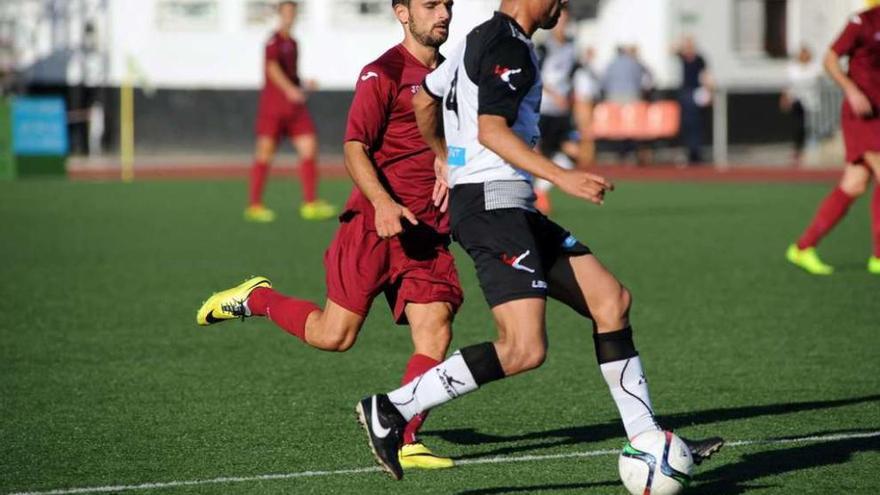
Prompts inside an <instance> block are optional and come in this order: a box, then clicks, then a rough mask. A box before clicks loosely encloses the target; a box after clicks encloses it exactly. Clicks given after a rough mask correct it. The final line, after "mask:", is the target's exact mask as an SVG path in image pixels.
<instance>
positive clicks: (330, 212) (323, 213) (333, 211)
mask: <svg viewBox="0 0 880 495" xmlns="http://www.w3.org/2000/svg"><path fill="white" fill-rule="evenodd" d="M338 211H339V210H338V209H337V208H336V207H335V206H333V205H331V204H330V203H328V202H326V201H324V200H323V199H317V200H315V201H312V202H311V203H303V204H302V206H300V207H299V214H300V216H302V217H303V219H305V220H315V221H321V220H330V219H331V218H333V217H335V216H336V215H337V214H338Z"/></svg>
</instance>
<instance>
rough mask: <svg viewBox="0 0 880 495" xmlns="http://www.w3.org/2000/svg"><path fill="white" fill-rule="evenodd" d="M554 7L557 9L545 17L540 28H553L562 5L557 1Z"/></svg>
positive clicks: (560, 14)
mask: <svg viewBox="0 0 880 495" xmlns="http://www.w3.org/2000/svg"><path fill="white" fill-rule="evenodd" d="M556 8H558V9H559V10H557V11H556V13H554V14H553V15H552V16H551V17H550V18H549V19H547V20H546V21H545V22H544V24H541V29H553V28H555V27H556V24H557V23H559V17H561V16H562V6H561V5H559V4H558V3H557V4H556Z"/></svg>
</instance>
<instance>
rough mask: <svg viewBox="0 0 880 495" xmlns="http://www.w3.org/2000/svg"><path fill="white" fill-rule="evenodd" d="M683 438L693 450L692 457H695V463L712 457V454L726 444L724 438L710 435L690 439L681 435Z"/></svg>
mask: <svg viewBox="0 0 880 495" xmlns="http://www.w3.org/2000/svg"><path fill="white" fill-rule="evenodd" d="M681 439H682V441H684V443H685V445H687V446H688V448H689V449H690V450H691V457H693V459H694V464H697V465H699V464H701V463H702V462H703V461H705V460H706V459H708V458H710V457H712V454H714V453H715V452H718V451H719V450H721V447H723V446H724V439H723V438H721V437H710V438H706V439H704V440H688V439H687V438H684V437H681Z"/></svg>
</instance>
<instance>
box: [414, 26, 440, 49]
mask: <svg viewBox="0 0 880 495" xmlns="http://www.w3.org/2000/svg"><path fill="white" fill-rule="evenodd" d="M431 28H432V30H433V26H431ZM446 32H447V33H448V32H449V31H448V28H447V31H446ZM409 33H410V34H411V35H413V38H415V40H416V41H418V42H419V44H420V45H423V46H430V47H431V48H440V46H441V45H443V43H446V38H447V37H448V36H447V35H442V34H441V35H437V36H432V35H431V30H428V31H426V32H424V33H421V32H419V31H418V30H417V29H416V25H415V23H414V22H412V21H410V22H409Z"/></svg>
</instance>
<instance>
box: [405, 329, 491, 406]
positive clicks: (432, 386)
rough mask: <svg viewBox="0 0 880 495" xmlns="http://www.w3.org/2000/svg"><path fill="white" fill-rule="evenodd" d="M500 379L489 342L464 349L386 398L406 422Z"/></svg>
mask: <svg viewBox="0 0 880 495" xmlns="http://www.w3.org/2000/svg"><path fill="white" fill-rule="evenodd" d="M501 378H504V370H503V369H502V368H501V362H500V361H498V353H497V352H496V351H495V345H494V344H492V343H491V342H485V343H483V344H477V345H473V346H470V347H465V348H463V349H461V350H459V351H456V352H455V353H453V354H452V356H450V357H449V358H448V359H447V360H446V361H443V362H442V363H440V364H439V365H437V366H435V367H433V368H431V369H429V370H428V371H427V372H426V373H424V374H422V375H420V376H418V377H416V378H415V379H414V380H412V381H410V382H409V383H407V384H406V385H404V386H402V387H400V388H399V389H397V390H394V391H392V392H389V393H388V398H389V399H391V402H392V403H394V405H395V406H396V407H397V409H398V411H400V414H401V415H402V416H403V417H404V419H406V420H407V421H409V420H411V419H412V418H413V417H414V416H415V415H417V414H419V413H421V412H424V411H427V410H429V409H431V408H433V407H436V406H439V405H440V404H444V403H446V402H449V401H451V400H452V399H455V398H457V397H460V396H462V395H464V394H466V393H468V392H473V391H474V390H476V389H477V388H479V387H481V386H483V385H485V384H487V383H489V382H492V381H495V380H498V379H501Z"/></svg>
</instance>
